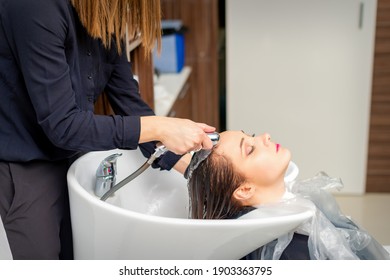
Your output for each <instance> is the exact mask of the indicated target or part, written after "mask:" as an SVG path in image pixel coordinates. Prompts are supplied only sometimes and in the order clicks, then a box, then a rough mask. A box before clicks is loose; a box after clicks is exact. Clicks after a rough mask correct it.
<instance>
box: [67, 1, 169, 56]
mask: <svg viewBox="0 0 390 280" xmlns="http://www.w3.org/2000/svg"><path fill="white" fill-rule="evenodd" d="M71 3H72V5H73V6H74V8H75V9H76V11H77V13H78V15H79V18H80V21H81V23H82V24H83V26H84V27H85V28H86V30H87V31H88V33H89V34H90V35H91V36H92V37H93V38H97V39H101V40H102V42H103V45H104V46H105V47H106V48H110V47H111V42H112V39H113V38H115V42H116V46H117V49H118V52H119V53H120V52H121V51H122V46H123V45H122V43H123V39H124V38H125V36H126V28H127V30H128V35H129V39H132V38H135V37H136V36H138V35H139V34H140V35H141V40H142V45H143V46H144V47H145V51H146V54H149V53H150V52H151V51H152V50H153V48H154V47H155V43H156V42H157V48H158V50H160V48H161V6H160V0H71Z"/></svg>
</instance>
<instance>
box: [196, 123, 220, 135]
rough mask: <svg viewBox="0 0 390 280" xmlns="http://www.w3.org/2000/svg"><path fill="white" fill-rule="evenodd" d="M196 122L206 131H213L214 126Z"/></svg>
mask: <svg viewBox="0 0 390 280" xmlns="http://www.w3.org/2000/svg"><path fill="white" fill-rule="evenodd" d="M196 124H197V125H198V126H199V127H200V128H201V129H202V130H203V131H204V132H206V133H211V132H214V131H215V127H214V126H210V125H208V124H205V123H196Z"/></svg>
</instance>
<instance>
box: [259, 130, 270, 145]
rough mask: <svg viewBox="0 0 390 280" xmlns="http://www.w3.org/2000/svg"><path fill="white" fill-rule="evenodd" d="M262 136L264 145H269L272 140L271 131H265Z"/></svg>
mask: <svg viewBox="0 0 390 280" xmlns="http://www.w3.org/2000/svg"><path fill="white" fill-rule="evenodd" d="M261 138H262V140H263V142H264V145H268V144H269V143H270V142H271V135H270V134H269V133H264V134H263V135H261Z"/></svg>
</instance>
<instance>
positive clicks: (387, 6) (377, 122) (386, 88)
mask: <svg viewBox="0 0 390 280" xmlns="http://www.w3.org/2000/svg"><path fill="white" fill-rule="evenodd" d="M389 42H390V1H389V0H378V9H377V17H376V33H375V56H374V73H373V82H372V98H371V120H370V142H369V150H368V162H367V188H366V191H367V192H390V145H389V143H390V44H389Z"/></svg>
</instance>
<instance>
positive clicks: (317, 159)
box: [226, 0, 376, 193]
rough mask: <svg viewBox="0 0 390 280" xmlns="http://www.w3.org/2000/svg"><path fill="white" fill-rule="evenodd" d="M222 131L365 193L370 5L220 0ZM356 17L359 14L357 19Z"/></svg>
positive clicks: (305, 173)
mask: <svg viewBox="0 0 390 280" xmlns="http://www.w3.org/2000/svg"><path fill="white" fill-rule="evenodd" d="M226 9H227V12H226V36H227V42H226V43H227V46H226V48H227V129H234V130H236V129H243V130H245V131H246V132H248V133H262V132H269V133H270V134H271V135H272V138H273V139H274V140H275V141H277V142H279V143H281V144H282V145H283V146H286V147H288V148H290V150H291V151H292V154H293V161H295V162H296V163H297V165H298V166H299V167H300V177H301V178H306V177H311V176H313V175H315V174H316V173H317V172H319V171H325V172H327V173H328V174H329V175H330V176H334V177H341V178H342V180H343V182H344V184H345V188H344V189H343V191H344V192H345V193H363V192H364V191H365V178H366V161H367V148H368V129H369V111H370V96H371V78H372V64H373V53H374V51H373V46H374V31H375V17H376V1H370V0H366V1H357V0H272V1H267V0H240V1H238V0H227V2H226ZM360 15H362V16H360Z"/></svg>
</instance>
